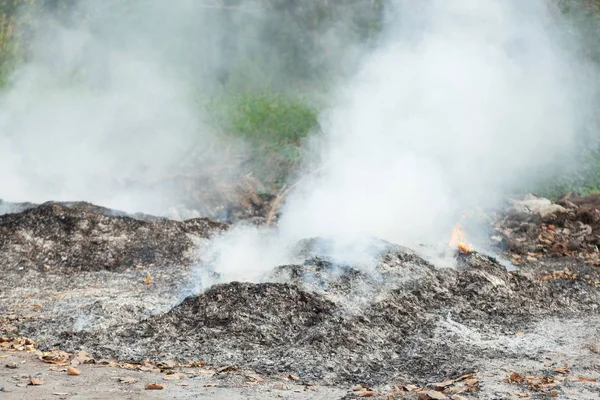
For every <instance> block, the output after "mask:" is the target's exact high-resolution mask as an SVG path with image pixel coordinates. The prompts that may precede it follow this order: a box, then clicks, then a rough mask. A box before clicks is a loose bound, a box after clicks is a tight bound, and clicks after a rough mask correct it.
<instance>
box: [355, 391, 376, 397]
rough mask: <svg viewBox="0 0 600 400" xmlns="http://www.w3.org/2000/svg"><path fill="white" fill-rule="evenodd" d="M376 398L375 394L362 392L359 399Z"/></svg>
mask: <svg viewBox="0 0 600 400" xmlns="http://www.w3.org/2000/svg"><path fill="white" fill-rule="evenodd" d="M373 396H375V393H374V392H360V393H359V394H358V397H373Z"/></svg>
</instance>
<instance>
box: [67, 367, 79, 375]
mask: <svg viewBox="0 0 600 400" xmlns="http://www.w3.org/2000/svg"><path fill="white" fill-rule="evenodd" d="M67 375H81V371H79V370H78V369H77V368H73V367H71V366H70V365H68V366H67Z"/></svg>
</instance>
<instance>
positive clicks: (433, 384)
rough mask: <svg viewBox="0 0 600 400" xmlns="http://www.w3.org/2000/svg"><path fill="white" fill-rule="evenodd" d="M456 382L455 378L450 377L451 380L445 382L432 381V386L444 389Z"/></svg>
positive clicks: (436, 388)
mask: <svg viewBox="0 0 600 400" xmlns="http://www.w3.org/2000/svg"><path fill="white" fill-rule="evenodd" d="M453 384H454V380H453V379H449V380H445V381H444V382H437V383H432V384H431V386H433V388H434V389H435V390H439V391H442V390H444V389H445V388H447V387H448V386H450V385H453Z"/></svg>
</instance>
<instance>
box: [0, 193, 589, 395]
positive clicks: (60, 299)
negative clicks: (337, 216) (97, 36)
mask: <svg viewBox="0 0 600 400" xmlns="http://www.w3.org/2000/svg"><path fill="white" fill-rule="evenodd" d="M528 218H529V217H528ZM525 222H527V221H525ZM527 223H530V222H527ZM531 223H534V222H533V221H532V222H531ZM535 223H538V222H535ZM542 223H546V222H543V221H539V224H540V225H539V226H542V225H541V224H542ZM555 223H556V224H557V225H556V226H560V225H558V222H555ZM226 228H227V227H226V226H225V225H221V224H216V223H213V222H210V221H209V220H206V219H192V220H188V221H183V222H180V221H170V220H166V219H162V218H156V217H151V216H147V215H133V216H132V215H125V214H123V213H119V212H115V211H113V210H107V209H103V208H101V207H97V206H93V205H90V204H87V203H46V204H43V205H39V206H35V205H20V206H19V208H13V212H12V213H6V214H4V215H1V216H0V268H2V272H3V273H2V274H1V275H0V285H1V286H2V287H4V288H7V289H8V290H3V291H0V333H2V334H3V335H25V336H28V337H30V338H32V339H34V340H38V341H40V342H41V345H42V346H45V347H46V348H47V349H52V348H59V349H62V350H65V351H75V350H80V349H82V350H86V351H87V352H89V353H90V354H92V355H93V356H94V357H95V358H115V359H118V360H122V361H134V362H135V361H138V362H141V361H144V360H151V361H164V360H180V361H182V362H185V361H189V360H201V361H204V362H205V363H207V364H208V365H212V366H216V367H227V366H231V365H236V366H238V367H240V368H244V369H252V370H255V371H257V372H260V373H264V374H267V375H269V374H273V375H274V374H278V373H292V374H294V375H297V376H302V379H304V380H306V381H313V382H316V383H332V384H340V383H343V382H357V383H359V382H362V383H365V382H368V383H372V384H377V383H385V382H390V381H395V380H398V381H402V380H405V381H414V380H427V381H431V380H441V379H444V378H446V377H452V376H457V375H460V374H463V373H465V372H468V371H472V370H474V369H477V368H478V367H479V366H480V365H481V364H482V363H485V362H489V360H494V359H498V358H505V359H506V358H510V357H513V356H515V357H516V351H517V350H515V349H511V348H502V347H501V346H500V347H499V346H482V345H481V343H478V341H477V340H472V337H479V338H482V337H493V338H497V337H502V335H506V336H511V337H514V335H515V332H519V331H527V330H528V329H529V328H530V327H532V325H533V324H535V323H536V321H537V320H540V319H543V318H547V317H549V316H561V317H564V316H583V315H590V314H595V313H597V312H598V304H599V303H600V288H599V286H598V285H595V284H594V282H595V281H596V280H600V272H599V271H600V268H598V267H597V266H594V265H590V264H585V263H583V262H582V263H581V266H580V267H581V268H588V270H587V272H586V273H585V274H583V273H582V274H572V275H568V276H566V275H560V274H559V275H553V273H552V271H551V269H549V268H550V267H549V264H548V265H545V266H542V262H537V263H531V264H532V265H533V264H535V266H536V268H529V267H528V264H524V265H522V268H521V269H520V270H518V271H507V270H506V268H505V267H504V266H503V265H502V264H501V263H499V262H498V261H497V260H496V259H494V258H492V257H489V256H485V255H482V254H479V253H477V252H469V253H467V254H460V253H458V252H456V254H454V257H455V263H454V264H456V266H455V267H440V266H434V265H432V264H430V263H429V262H428V261H426V260H425V259H424V258H423V257H421V256H420V255H419V254H418V253H416V252H414V251H411V250H410V249H407V248H404V247H401V246H397V245H394V244H391V243H386V242H384V241H378V240H375V241H373V246H374V247H375V248H376V249H377V253H378V257H377V261H376V263H375V265H374V266H373V267H372V268H370V269H365V268H364V267H361V266H358V265H340V264H339V263H335V262H334V261H333V260H332V259H331V258H329V257H328V256H327V253H326V252H325V253H323V251H322V250H323V248H326V247H327V243H326V242H324V240H323V239H318V238H317V239H308V240H305V241H302V242H300V243H299V244H298V248H297V252H298V254H299V255H301V256H302V259H303V260H304V261H303V262H301V263H298V264H294V265H283V266H274V268H273V270H272V271H271V272H270V273H269V274H268V276H267V277H266V278H265V279H264V281H263V282H262V283H242V282H229V283H222V284H217V285H214V286H212V287H210V288H208V289H207V290H205V291H204V292H201V293H198V292H194V294H193V295H191V296H188V297H186V298H184V299H182V298H181V297H178V296H181V293H182V291H181V285H180V283H181V282H182V281H185V280H189V279H191V278H190V273H193V266H192V264H193V263H191V262H190V261H192V258H191V257H193V254H194V251H195V250H197V249H198V242H199V241H202V240H207V239H208V238H209V237H210V235H212V234H215V233H217V232H220V231H222V230H223V229H226ZM536 229H537V228H536ZM540 229H541V228H540ZM556 229H558V228H556ZM560 229H563V228H560ZM515 235H516V233H511V235H509V236H507V238H509V239H511V240H514V238H515V237H516V236H515ZM586 240H587V239H586ZM138 264H139V265H138ZM569 265H570V266H571V265H575V263H570V264H569ZM46 266H48V267H49V268H46ZM138 267H140V268H141V269H138ZM546 267H548V268H546ZM572 268H574V267H572ZM573 275H577V276H575V277H574V276H573ZM192 278H193V277H192ZM24 299H25V300H24ZM94 313H95V314H96V321H95V322H93V323H88V324H84V325H82V326H79V327H78V326H77V318H78V317H77V316H82V317H86V318H87V317H89V315H90V314H94ZM75 317H77V318H75ZM478 340H479V339H478ZM494 340H495V339H494ZM479 342H481V340H479ZM511 352H512V353H511Z"/></svg>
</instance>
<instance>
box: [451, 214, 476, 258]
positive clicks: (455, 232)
mask: <svg viewBox="0 0 600 400" xmlns="http://www.w3.org/2000/svg"><path fill="white" fill-rule="evenodd" d="M463 218H464V216H463ZM449 245H450V247H456V248H457V249H458V251H459V252H460V253H462V254H469V253H470V252H471V250H472V247H471V244H470V243H468V242H467V237H466V236H465V232H464V231H463V229H462V225H461V223H460V222H458V223H457V224H456V225H454V228H452V236H451V237H450V243H449Z"/></svg>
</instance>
